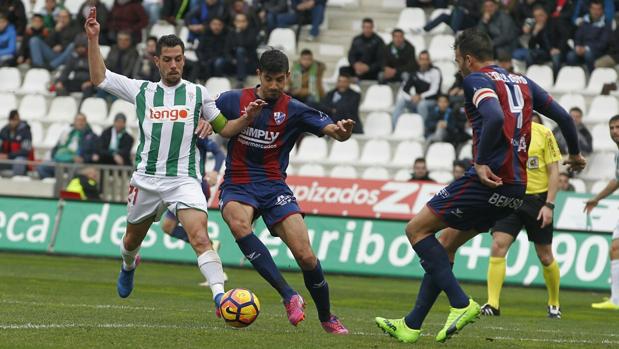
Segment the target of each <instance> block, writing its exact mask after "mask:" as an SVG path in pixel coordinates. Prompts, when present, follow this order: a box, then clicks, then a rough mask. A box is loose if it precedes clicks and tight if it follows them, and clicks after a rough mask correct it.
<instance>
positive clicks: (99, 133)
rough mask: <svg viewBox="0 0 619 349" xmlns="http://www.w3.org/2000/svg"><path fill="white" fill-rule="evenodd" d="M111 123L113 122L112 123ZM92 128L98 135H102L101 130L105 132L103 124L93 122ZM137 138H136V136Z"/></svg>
mask: <svg viewBox="0 0 619 349" xmlns="http://www.w3.org/2000/svg"><path fill="white" fill-rule="evenodd" d="M110 125H111V124H110ZM90 129H91V130H92V132H94V133H95V134H96V135H97V136H99V135H101V132H103V126H101V125H99V124H91V125H90ZM134 140H135V138H134Z"/></svg>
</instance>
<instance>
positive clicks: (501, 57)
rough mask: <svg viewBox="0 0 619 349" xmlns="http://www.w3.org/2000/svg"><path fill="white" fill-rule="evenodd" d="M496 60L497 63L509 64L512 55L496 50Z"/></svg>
mask: <svg viewBox="0 0 619 349" xmlns="http://www.w3.org/2000/svg"><path fill="white" fill-rule="evenodd" d="M496 60H497V61H499V62H510V63H511V61H512V55H511V53H509V52H508V51H505V50H498V51H497V53H496Z"/></svg>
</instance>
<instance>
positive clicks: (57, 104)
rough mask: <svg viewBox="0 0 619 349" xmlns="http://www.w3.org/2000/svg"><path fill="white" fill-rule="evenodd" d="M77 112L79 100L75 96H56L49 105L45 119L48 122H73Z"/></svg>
mask: <svg viewBox="0 0 619 349" xmlns="http://www.w3.org/2000/svg"><path fill="white" fill-rule="evenodd" d="M76 114H77V102H75V98H73V97H68V96H67V97H55V98H54V99H52V103H51V104H50V106H49V112H48V113H47V117H46V118H45V120H44V121H47V122H66V123H71V122H73V118H75V115H76Z"/></svg>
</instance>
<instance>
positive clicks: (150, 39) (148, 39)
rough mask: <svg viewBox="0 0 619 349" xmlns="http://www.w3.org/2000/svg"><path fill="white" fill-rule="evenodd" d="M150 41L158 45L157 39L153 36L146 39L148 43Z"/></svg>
mask: <svg viewBox="0 0 619 349" xmlns="http://www.w3.org/2000/svg"><path fill="white" fill-rule="evenodd" d="M149 41H154V42H155V43H156V42H157V37H156V36H152V35H151V36H149V37H147V38H146V42H149Z"/></svg>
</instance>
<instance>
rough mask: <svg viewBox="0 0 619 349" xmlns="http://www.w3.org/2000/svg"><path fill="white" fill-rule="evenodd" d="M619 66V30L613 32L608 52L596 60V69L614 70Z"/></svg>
mask: <svg viewBox="0 0 619 349" xmlns="http://www.w3.org/2000/svg"><path fill="white" fill-rule="evenodd" d="M617 64H619V29H615V30H613V31H612V34H611V36H610V39H609V40H608V51H606V54H605V55H603V56H602V57H600V58H598V59H596V60H595V64H594V66H595V67H596V68H614V67H615V66H616V65H617Z"/></svg>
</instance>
